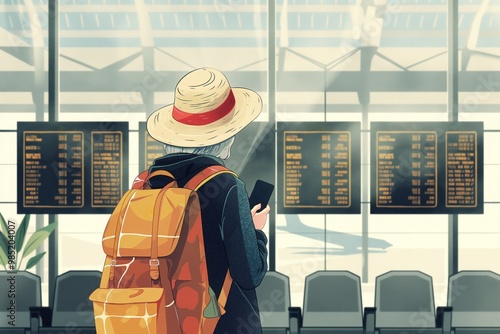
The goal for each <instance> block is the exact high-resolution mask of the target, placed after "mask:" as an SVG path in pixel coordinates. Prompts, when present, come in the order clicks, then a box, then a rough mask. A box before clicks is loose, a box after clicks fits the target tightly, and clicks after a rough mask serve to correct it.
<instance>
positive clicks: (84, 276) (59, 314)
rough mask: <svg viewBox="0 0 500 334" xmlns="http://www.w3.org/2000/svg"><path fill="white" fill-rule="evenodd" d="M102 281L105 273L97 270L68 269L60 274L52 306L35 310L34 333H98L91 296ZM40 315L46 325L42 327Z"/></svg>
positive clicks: (32, 321)
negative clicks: (102, 275) (102, 274)
mask: <svg viewBox="0 0 500 334" xmlns="http://www.w3.org/2000/svg"><path fill="white" fill-rule="evenodd" d="M100 281H101V272H100V271H97V270H91V271H68V272H66V273H64V274H62V275H59V276H58V277H57V278H56V283H55V288H54V289H55V293H54V301H53V303H52V308H45V307H42V308H32V309H31V311H32V312H31V328H30V330H31V334H59V333H66V332H68V333H79V334H95V333H96V330H95V323H94V311H93V305H92V302H91V301H90V300H89V296H90V294H91V293H92V292H93V291H94V290H95V289H97V288H98V287H99V283H100ZM47 317H49V318H50V319H46V318H47ZM40 318H42V320H43V326H40V321H39V319H40Z"/></svg>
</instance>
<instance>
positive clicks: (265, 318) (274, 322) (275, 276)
mask: <svg viewBox="0 0 500 334" xmlns="http://www.w3.org/2000/svg"><path fill="white" fill-rule="evenodd" d="M256 292H257V300H258V303H259V313H260V321H261V324H262V331H263V333H264V334H286V333H288V332H289V331H290V317H289V311H288V309H289V307H290V280H289V278H288V277H287V276H285V275H283V274H281V273H279V272H276V271H268V272H267V273H266V276H264V279H263V280H262V282H261V283H260V285H259V286H258V287H257V289H256Z"/></svg>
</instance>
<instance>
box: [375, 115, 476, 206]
mask: <svg viewBox="0 0 500 334" xmlns="http://www.w3.org/2000/svg"><path fill="white" fill-rule="evenodd" d="M483 132H484V131H483V123H482V122H461V123H451V122H432V123H431V122H411V123H396V122H373V123H371V203H370V204H371V205H370V207H371V210H370V211H371V213H429V214H435V213H446V214H453V213H483Z"/></svg>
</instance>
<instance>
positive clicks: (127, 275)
mask: <svg viewBox="0 0 500 334" xmlns="http://www.w3.org/2000/svg"><path fill="white" fill-rule="evenodd" d="M220 173H233V172H231V171H229V170H228V169H226V168H225V167H222V166H211V167H208V168H205V169H204V170H202V171H201V172H200V173H198V174H197V175H195V176H194V177H193V178H192V179H191V180H190V181H189V182H188V183H187V184H186V185H185V186H184V188H179V187H178V186H177V182H176V181H175V178H174V177H173V175H172V174H171V173H169V172H167V171H163V170H160V171H155V172H153V173H151V174H150V175H148V173H147V171H145V172H143V173H141V174H140V175H139V176H138V177H137V178H136V180H135V181H134V185H133V187H132V189H131V190H129V191H127V192H126V193H125V195H124V196H123V197H122V199H121V200H120V202H119V203H118V205H117V206H116V208H115V210H114V212H113V214H112V215H111V217H110V219H109V221H108V224H107V225H106V229H105V231H104V236H103V239H102V245H103V249H104V252H105V253H106V255H107V256H106V261H105V263H104V269H103V273H102V277H101V284H100V287H99V288H98V289H97V290H95V291H94V292H93V293H92V294H91V295H90V297H89V298H90V300H92V301H93V304H94V316H95V324H96V331H97V334H106V333H107V334H109V333H116V334H125V333H134V334H142V333H149V334H195V333H196V334H198V333H203V334H209V333H210V334H211V333H213V332H214V329H215V326H216V325H217V322H218V320H219V318H220V316H221V315H222V314H224V313H225V311H224V306H225V303H226V300H227V295H228V293H229V289H230V287H231V283H232V278H231V276H230V274H229V271H228V272H227V274H226V278H225V280H224V284H223V287H222V290H221V293H220V295H219V298H218V300H217V298H216V297H215V293H214V292H213V291H212V289H211V288H210V286H209V282H208V273H207V265H206V258H205V247H204V242H203V230H202V221H201V211H200V203H199V199H198V195H197V194H196V190H197V189H198V188H200V187H201V186H202V185H203V184H205V183H206V182H207V181H209V180H210V179H211V178H213V177H215V176H216V175H219V174H220ZM233 174H234V173H233ZM159 175H163V176H168V177H170V178H172V179H173V181H172V182H170V183H169V184H167V185H166V186H165V187H163V188H162V189H150V188H149V186H148V183H147V181H148V180H149V179H150V178H153V177H155V176H159Z"/></svg>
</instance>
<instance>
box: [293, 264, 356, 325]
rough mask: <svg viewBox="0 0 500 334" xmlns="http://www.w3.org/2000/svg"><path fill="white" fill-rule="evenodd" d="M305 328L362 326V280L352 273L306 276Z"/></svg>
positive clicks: (320, 272)
mask: <svg viewBox="0 0 500 334" xmlns="http://www.w3.org/2000/svg"><path fill="white" fill-rule="evenodd" d="M303 326H304V327H363V305H362V302H361V280H360V278H359V276H357V275H354V274H353V273H351V272H349V271H317V272H315V273H313V274H311V275H309V276H307V277H306V281H305V292H304V316H303Z"/></svg>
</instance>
